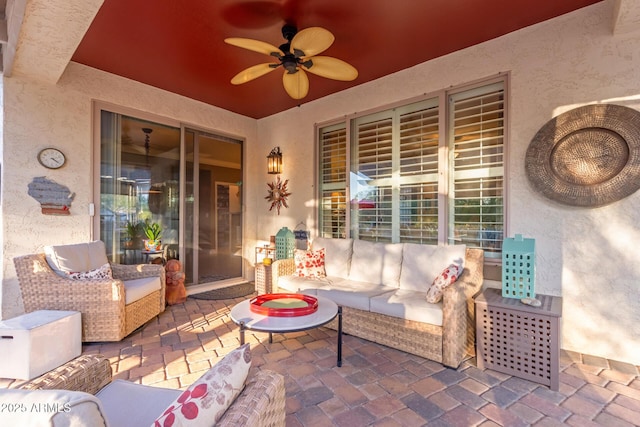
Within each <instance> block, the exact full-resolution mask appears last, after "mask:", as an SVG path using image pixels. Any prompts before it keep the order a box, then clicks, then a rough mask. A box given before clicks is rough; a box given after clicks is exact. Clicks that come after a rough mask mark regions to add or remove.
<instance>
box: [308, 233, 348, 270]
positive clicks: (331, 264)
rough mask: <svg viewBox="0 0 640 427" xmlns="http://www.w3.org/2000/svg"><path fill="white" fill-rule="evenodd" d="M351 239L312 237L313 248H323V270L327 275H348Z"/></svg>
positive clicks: (315, 249)
mask: <svg viewBox="0 0 640 427" xmlns="http://www.w3.org/2000/svg"><path fill="white" fill-rule="evenodd" d="M352 246H353V239H325V238H323V237H316V238H315V239H313V244H312V247H313V250H314V251H317V250H319V249H323V248H324V249H325V258H324V270H325V273H326V275H327V276H331V277H342V278H343V279H346V278H347V277H348V276H349V267H350V266H351V253H352V249H353V248H352Z"/></svg>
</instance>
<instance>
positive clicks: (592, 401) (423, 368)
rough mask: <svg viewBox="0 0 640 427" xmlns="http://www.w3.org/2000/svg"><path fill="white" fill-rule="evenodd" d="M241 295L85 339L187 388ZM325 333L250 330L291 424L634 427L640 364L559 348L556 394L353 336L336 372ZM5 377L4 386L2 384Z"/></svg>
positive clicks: (151, 377)
mask: <svg viewBox="0 0 640 427" xmlns="http://www.w3.org/2000/svg"><path fill="white" fill-rule="evenodd" d="M241 300H242V299H235V300H222V301H210V300H196V299H192V298H189V299H188V300H187V301H186V302H185V303H184V304H178V305H174V306H171V307H168V308H167V310H166V311H165V312H164V313H163V314H161V315H160V316H158V317H157V318H156V319H154V320H152V321H151V322H149V323H148V324H147V325H145V326H144V327H143V328H141V329H140V330H138V331H136V332H135V333H133V334H132V335H131V336H129V337H127V338H125V339H124V340H123V341H121V342H118V343H91V344H85V345H84V346H83V352H84V353H101V354H103V355H105V356H106V357H108V358H109V359H110V361H111V366H112V368H113V373H114V378H122V379H126V380H129V381H135V382H138V383H142V384H149V385H154V386H159V387H171V388H185V387H187V386H188V385H189V384H191V383H192V382H193V381H194V380H195V379H197V378H198V377H199V376H200V375H201V374H202V373H204V371H206V370H207V369H209V367H211V366H212V365H213V364H215V363H216V362H217V361H218V360H219V359H220V358H221V357H222V356H224V355H225V354H226V353H228V352H229V351H231V350H232V349H234V348H236V347H237V346H238V345H239V336H238V327H237V326H236V325H235V324H234V323H233V322H232V321H231V319H230V318H229V310H230V308H231V307H233V305H234V304H236V303H237V302H239V301H241ZM336 335H337V333H336V332H335V331H333V330H331V329H327V328H318V329H313V330H310V331H306V332H298V333H289V334H285V335H274V342H273V344H269V343H268V334H266V333H258V332H250V331H247V335H246V339H247V342H250V343H251V349H252V355H253V362H252V370H256V369H271V370H274V371H277V372H279V373H281V374H282V375H284V377H285V384H286V395H287V426H289V427H297V426H313V427H318V426H344V427H357V426H420V425H425V424H427V423H428V424H429V425H430V426H464V427H467V426H496V425H500V426H524V425H535V426H554V425H572V426H581V427H588V426H592V425H602V426H632V425H640V376H639V375H638V374H639V371H638V367H637V366H633V365H629V364H625V363H620V362H615V361H610V360H606V359H602V358H597V357H592V356H587V355H581V354H578V353H573V352H567V351H563V352H562V354H561V361H560V365H561V367H560V368H561V373H560V389H559V391H557V392H556V391H551V390H549V388H548V387H546V386H542V385H538V384H536V383H533V382H530V381H527V380H523V379H519V378H515V377H511V376H509V375H504V374H501V373H498V372H495V371H491V370H480V369H478V368H477V367H476V366H475V360H474V359H470V360H468V361H466V362H465V363H463V365H462V366H461V367H460V368H458V369H457V370H453V369H448V368H445V367H443V366H442V365H441V364H439V363H435V362H432V361H430V360H426V359H423V358H421V357H417V356H413V355H409V354H406V353H403V352H401V351H397V350H394V349H391V348H388V347H385V346H382V345H378V344H374V343H371V342H368V341H365V340H362V339H359V338H356V337H353V336H349V335H345V336H344V341H343V342H344V346H343V366H342V367H341V368H338V367H337V366H336ZM1 382H2V380H0V387H1V386H2V384H1Z"/></svg>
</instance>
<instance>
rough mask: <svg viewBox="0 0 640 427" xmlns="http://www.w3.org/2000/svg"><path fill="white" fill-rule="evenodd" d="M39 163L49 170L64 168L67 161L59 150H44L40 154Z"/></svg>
mask: <svg viewBox="0 0 640 427" xmlns="http://www.w3.org/2000/svg"><path fill="white" fill-rule="evenodd" d="M38 161H39V162H40V164H41V165H42V166H44V167H45V168H48V169H58V168H61V167H62V166H64V164H65V162H66V161H67V159H66V158H65V156H64V154H63V153H62V151H60V150H58V149H57V148H44V149H42V150H40V152H39V153H38Z"/></svg>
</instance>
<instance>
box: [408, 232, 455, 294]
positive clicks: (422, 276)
mask: <svg viewBox="0 0 640 427" xmlns="http://www.w3.org/2000/svg"><path fill="white" fill-rule="evenodd" d="M466 250H467V247H466V245H449V246H435V245H419V244H416V243H405V244H404V250H403V251H402V272H401V273H400V289H407V290H411V291H419V292H425V293H426V292H427V290H428V289H429V287H430V286H431V284H432V283H433V281H434V280H435V278H436V277H437V276H438V275H439V274H440V273H441V272H442V270H443V269H445V268H446V267H447V266H448V265H450V264H455V265H457V266H459V267H460V270H461V271H462V269H463V268H464V258H465V253H466Z"/></svg>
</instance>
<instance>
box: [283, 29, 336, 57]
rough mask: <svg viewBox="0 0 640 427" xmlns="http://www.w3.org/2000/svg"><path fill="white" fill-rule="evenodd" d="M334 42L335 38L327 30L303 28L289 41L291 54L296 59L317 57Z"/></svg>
mask: <svg viewBox="0 0 640 427" xmlns="http://www.w3.org/2000/svg"><path fill="white" fill-rule="evenodd" d="M334 40H335V37H334V36H333V34H331V32H330V31H329V30H325V29H324V28H321V27H309V28H305V29H304V30H302V31H300V32H299V33H298V34H296V35H295V36H294V37H293V40H291V53H293V54H294V55H295V56H296V57H298V58H300V57H302V56H307V57H309V56H313V55H317V54H319V53H322V52H324V51H325V50H327V49H328V48H329V46H331V45H332V44H333V41H334Z"/></svg>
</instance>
